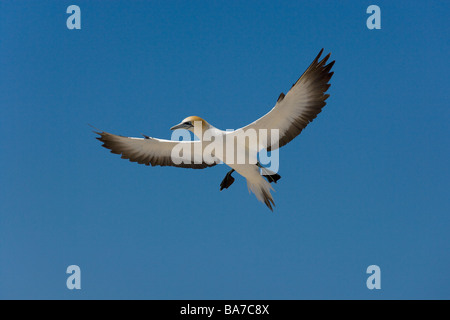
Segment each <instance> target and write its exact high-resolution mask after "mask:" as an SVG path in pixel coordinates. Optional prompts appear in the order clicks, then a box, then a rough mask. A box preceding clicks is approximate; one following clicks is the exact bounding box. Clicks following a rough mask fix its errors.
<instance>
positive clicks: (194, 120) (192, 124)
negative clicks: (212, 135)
mask: <svg viewBox="0 0 450 320" xmlns="http://www.w3.org/2000/svg"><path fill="white" fill-rule="evenodd" d="M209 128H211V125H210V124H209V123H208V122H206V120H204V119H202V118H200V117H197V116H190V117H187V118H186V119H184V120H183V121H181V122H180V123H179V124H177V125H176V126H173V127H172V128H170V130H176V129H186V130H189V131H191V132H193V133H194V134H195V133H197V132H201V133H203V132H205V131H206V130H208V129H209ZM197 130H199V131H197Z"/></svg>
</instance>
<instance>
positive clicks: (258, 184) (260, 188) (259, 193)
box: [247, 175, 275, 211]
mask: <svg viewBox="0 0 450 320" xmlns="http://www.w3.org/2000/svg"><path fill="white" fill-rule="evenodd" d="M247 187H248V191H249V192H250V191H252V192H253V193H254V194H255V196H256V198H258V200H259V201H261V202H264V203H265V204H266V206H267V207H268V208H269V209H270V210H272V211H273V208H272V205H273V206H275V202H273V198H272V195H271V194H270V190H273V188H272V186H271V185H270V183H268V182H267V181H266V180H264V178H263V177H262V176H261V175H258V176H256V177H252V179H249V178H247Z"/></svg>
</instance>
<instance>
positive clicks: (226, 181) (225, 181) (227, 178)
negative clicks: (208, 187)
mask: <svg viewBox="0 0 450 320" xmlns="http://www.w3.org/2000/svg"><path fill="white" fill-rule="evenodd" d="M233 172H234V169H232V170H231V171H229V172H228V173H227V175H226V176H225V178H223V180H222V182H221V183H220V191H222V190H223V189H227V188H228V187H229V186H231V185H232V184H233V182H234V178H233V177H232V176H231V174H232V173H233Z"/></svg>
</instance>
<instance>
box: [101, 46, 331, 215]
mask: <svg viewBox="0 0 450 320" xmlns="http://www.w3.org/2000/svg"><path fill="white" fill-rule="evenodd" d="M322 52H323V49H322V50H321V51H320V53H319V55H318V56H317V57H316V58H315V59H314V61H313V62H312V63H311V65H310V66H309V68H308V69H307V70H306V71H305V72H304V73H303V75H302V76H301V77H300V79H299V80H298V81H297V82H296V83H295V84H294V85H293V86H292V88H291V90H289V92H288V93H287V94H286V95H284V94H283V93H282V94H281V95H280V96H279V98H278V100H277V103H276V104H275V107H274V108H273V109H272V110H271V111H270V112H269V113H267V114H266V115H264V116H263V117H261V118H259V119H258V120H256V121H254V122H253V123H251V124H249V125H247V126H245V127H243V128H240V129H238V130H235V131H223V130H220V129H218V128H215V127H214V126H213V125H211V124H209V123H208V122H207V121H206V120H204V119H202V118H200V117H197V116H190V117H188V118H185V119H184V120H183V121H182V122H181V123H180V124H178V125H176V126H174V127H172V128H171V129H172V130H176V129H187V130H190V131H191V132H193V133H194V134H195V135H196V136H197V137H198V138H199V140H196V141H172V140H162V139H156V138H151V137H148V136H144V138H129V137H123V136H118V135H114V134H110V133H107V132H96V133H98V134H99V135H100V137H99V138H97V139H98V140H100V141H102V142H103V146H104V147H105V148H108V149H110V150H111V152H112V153H116V154H121V155H122V158H124V159H129V160H130V161H133V162H138V163H142V164H146V165H150V164H151V165H152V166H156V165H159V166H175V167H182V168H193V169H203V168H206V167H211V166H214V165H216V164H218V163H220V162H222V163H224V164H226V165H228V166H229V167H230V168H232V170H231V171H230V172H229V173H228V174H227V175H226V177H225V179H224V180H223V181H222V183H221V190H222V189H224V188H228V187H229V186H230V185H231V184H232V183H233V182H234V178H233V177H232V176H231V174H232V173H233V172H234V171H236V172H237V173H238V174H240V175H241V176H243V177H244V178H246V180H247V186H248V188H249V190H251V191H252V192H253V193H254V194H255V195H256V197H257V198H258V200H260V201H262V202H263V203H265V204H266V205H267V206H268V207H269V208H270V209H271V210H272V209H273V208H272V205H274V201H273V198H272V195H271V193H270V191H271V190H273V188H272V186H271V185H270V183H269V182H275V183H276V182H277V180H278V179H280V176H279V175H278V174H277V173H276V172H272V171H270V170H268V169H266V168H264V167H262V166H261V165H260V163H259V162H258V153H260V152H261V151H262V150H264V149H266V150H268V151H273V150H277V149H278V148H280V147H282V146H283V145H285V144H286V143H288V142H290V141H291V140H292V139H293V138H295V137H296V136H297V135H298V134H300V132H301V131H302V130H303V129H304V128H305V127H306V125H307V124H308V123H309V122H311V121H312V120H313V119H314V118H315V117H316V116H317V114H318V113H320V111H321V109H322V108H323V106H325V104H326V102H325V100H326V99H327V98H328V97H329V95H328V94H325V92H326V91H327V90H328V88H329V86H330V85H329V84H328V81H329V80H330V79H331V76H332V75H333V72H330V70H331V67H332V66H333V64H334V61H333V62H331V63H329V64H328V65H326V62H327V60H328V58H329V56H330V55H327V56H326V57H325V58H324V59H323V60H321V61H319V57H320V55H321V54H322ZM261 172H262V174H261ZM264 178H266V179H267V180H268V181H269V182H268V181H267V180H266V179H264Z"/></svg>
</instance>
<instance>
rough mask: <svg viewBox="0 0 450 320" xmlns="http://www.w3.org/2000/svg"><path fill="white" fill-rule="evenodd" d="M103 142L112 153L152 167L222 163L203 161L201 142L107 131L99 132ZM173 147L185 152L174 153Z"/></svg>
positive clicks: (200, 165)
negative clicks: (125, 134) (140, 136)
mask: <svg viewBox="0 0 450 320" xmlns="http://www.w3.org/2000/svg"><path fill="white" fill-rule="evenodd" d="M94 132H95V133H97V134H98V135H100V137H97V139H98V140H100V141H101V142H103V145H102V146H103V147H105V148H107V149H110V150H111V153H115V154H121V155H122V159H129V160H130V161H132V162H137V163H140V164H145V165H147V166H148V165H152V166H172V167H180V168H192V169H204V168H207V167H212V166H214V165H216V164H217V163H219V160H217V159H214V160H215V162H212V163H206V162H205V161H204V160H203V157H202V154H201V153H202V152H203V147H202V146H203V144H202V143H201V142H200V141H172V140H163V139H156V138H151V137H148V136H144V137H145V138H130V137H123V136H118V135H115V134H111V133H108V132H96V131H94ZM174 148H177V150H181V149H182V150H184V151H186V152H172V150H173V149H174Z"/></svg>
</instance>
